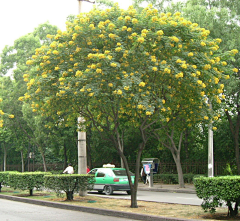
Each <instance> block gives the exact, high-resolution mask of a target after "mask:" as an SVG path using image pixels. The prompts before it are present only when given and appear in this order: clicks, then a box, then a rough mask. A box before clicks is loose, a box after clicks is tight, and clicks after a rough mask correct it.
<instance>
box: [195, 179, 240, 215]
mask: <svg viewBox="0 0 240 221" xmlns="http://www.w3.org/2000/svg"><path fill="white" fill-rule="evenodd" d="M194 186H195V188H196V193H197V196H198V197H199V198H200V199H203V203H202V208H203V209H204V211H210V212H211V213H214V212H215V211H216V207H219V206H222V205H223V203H226V205H227V206H228V216H231V217H233V216H236V215H237V214H238V207H239V203H240V176H221V177H198V178H195V179H194ZM233 207H234V208H233Z"/></svg>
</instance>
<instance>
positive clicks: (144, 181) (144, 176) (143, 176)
mask: <svg viewBox="0 0 240 221" xmlns="http://www.w3.org/2000/svg"><path fill="white" fill-rule="evenodd" d="M140 175H141V177H142V181H143V183H144V184H146V178H147V177H146V173H145V171H144V168H143V167H142V169H141V173H140Z"/></svg>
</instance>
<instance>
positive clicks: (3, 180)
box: [0, 171, 17, 192]
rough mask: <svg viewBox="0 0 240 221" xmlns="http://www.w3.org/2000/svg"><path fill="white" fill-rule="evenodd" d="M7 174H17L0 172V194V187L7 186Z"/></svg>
mask: <svg viewBox="0 0 240 221" xmlns="http://www.w3.org/2000/svg"><path fill="white" fill-rule="evenodd" d="M9 173H17V171H3V172H0V192H1V189H2V185H8V176H9Z"/></svg>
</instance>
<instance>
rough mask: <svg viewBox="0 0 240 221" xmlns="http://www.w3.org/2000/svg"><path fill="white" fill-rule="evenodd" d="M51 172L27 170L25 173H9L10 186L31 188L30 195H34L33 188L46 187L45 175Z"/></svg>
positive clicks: (24, 188)
mask: <svg viewBox="0 0 240 221" xmlns="http://www.w3.org/2000/svg"><path fill="white" fill-rule="evenodd" d="M47 174H51V173H46V172H25V173H18V172H16V173H9V183H8V185H9V186H10V187H13V188H14V189H20V190H29V195H30V196H32V195H33V189H34V188H36V189H40V188H42V187H44V176H45V175H47Z"/></svg>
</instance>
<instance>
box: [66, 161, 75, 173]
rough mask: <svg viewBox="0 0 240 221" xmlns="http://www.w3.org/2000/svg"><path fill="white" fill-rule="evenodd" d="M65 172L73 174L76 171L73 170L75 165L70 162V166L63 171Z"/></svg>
mask: <svg viewBox="0 0 240 221" xmlns="http://www.w3.org/2000/svg"><path fill="white" fill-rule="evenodd" d="M63 173H67V174H73V173H74V170H73V167H72V164H71V163H69V164H68V167H67V168H66V169H65V170H64V171H63Z"/></svg>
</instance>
